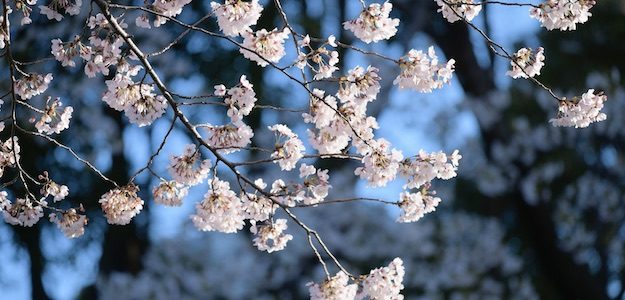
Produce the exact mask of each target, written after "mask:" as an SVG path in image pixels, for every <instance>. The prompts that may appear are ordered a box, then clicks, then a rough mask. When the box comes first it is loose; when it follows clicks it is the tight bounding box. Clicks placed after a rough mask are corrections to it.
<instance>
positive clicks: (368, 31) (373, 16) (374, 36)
mask: <svg viewBox="0 0 625 300" xmlns="http://www.w3.org/2000/svg"><path fill="white" fill-rule="evenodd" d="M391 9H393V4H391V3H390V2H388V1H386V2H384V4H382V5H380V4H379V3H373V4H371V5H369V7H367V8H365V9H363V10H362V12H361V13H360V15H359V16H358V18H357V19H355V20H351V21H347V22H345V23H343V27H344V28H345V29H346V30H349V31H351V32H353V33H354V35H355V36H356V37H357V38H359V39H360V40H361V41H363V42H365V43H367V44H369V43H371V42H377V41H381V40H388V39H389V38H391V37H393V36H394V35H395V34H396V33H397V26H399V19H391V18H389V14H390V13H391Z"/></svg>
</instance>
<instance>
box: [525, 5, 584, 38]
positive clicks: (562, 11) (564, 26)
mask: <svg viewBox="0 0 625 300" xmlns="http://www.w3.org/2000/svg"><path fill="white" fill-rule="evenodd" d="M595 3H596V1H595V0H546V1H545V2H543V3H542V4H540V5H539V6H538V7H533V8H532V9H530V16H531V17H532V18H535V19H537V20H539V21H540V23H541V25H542V26H543V27H545V28H547V30H554V29H560V30H562V31H566V30H575V29H576V28H577V24H583V23H586V21H588V18H590V17H591V16H592V14H591V13H590V9H591V8H592V7H593V6H594V5H595Z"/></svg>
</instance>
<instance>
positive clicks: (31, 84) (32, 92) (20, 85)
mask: <svg viewBox="0 0 625 300" xmlns="http://www.w3.org/2000/svg"><path fill="white" fill-rule="evenodd" d="M51 81H52V74H50V73H48V74H46V75H41V74H28V76H24V77H22V78H20V79H18V80H16V81H15V93H16V94H17V95H18V96H19V97H20V98H22V100H28V99H30V98H32V97H34V96H37V95H40V94H42V93H44V92H45V91H46V90H47V89H48V85H50V82H51Z"/></svg>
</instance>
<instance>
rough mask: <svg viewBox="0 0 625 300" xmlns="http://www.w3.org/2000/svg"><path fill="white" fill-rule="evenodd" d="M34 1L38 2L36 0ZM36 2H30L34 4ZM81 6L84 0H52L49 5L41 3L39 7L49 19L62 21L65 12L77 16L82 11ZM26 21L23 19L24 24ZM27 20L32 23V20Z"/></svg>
mask: <svg viewBox="0 0 625 300" xmlns="http://www.w3.org/2000/svg"><path fill="white" fill-rule="evenodd" d="M29 2H31V1H29ZM32 2H35V3H36V1H32ZM35 3H32V4H31V3H29V4H31V5H34V4H35ZM81 6H82V0H74V1H71V0H52V1H50V4H48V5H39V9H40V11H41V14H42V15H45V16H46V17H48V20H56V21H61V20H62V19H63V15H62V13H63V12H65V13H66V14H68V15H70V16H75V15H77V14H79V13H80V8H81ZM29 19H30V18H29ZM24 22H25V21H22V24H24ZM26 22H27V23H30V21H26Z"/></svg>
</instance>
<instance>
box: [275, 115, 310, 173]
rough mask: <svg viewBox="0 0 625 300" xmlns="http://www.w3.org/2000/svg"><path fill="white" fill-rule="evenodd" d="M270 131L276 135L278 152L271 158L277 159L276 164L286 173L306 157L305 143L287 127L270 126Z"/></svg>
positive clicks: (279, 125)
mask: <svg viewBox="0 0 625 300" xmlns="http://www.w3.org/2000/svg"><path fill="white" fill-rule="evenodd" d="M269 130H271V131H273V132H275V134H276V143H275V144H276V145H275V149H276V150H275V151H274V152H273V153H272V154H271V158H277V160H274V162H275V163H278V164H279V165H280V169H282V170H285V171H289V170H292V169H293V168H295V165H296V164H297V162H298V161H299V160H300V159H301V158H302V157H303V156H304V150H306V149H305V148H304V143H302V141H301V140H300V139H299V138H297V134H295V133H293V131H291V129H290V128H289V127H287V126H286V125H283V124H276V125H273V126H269ZM282 140H284V142H282Z"/></svg>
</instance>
